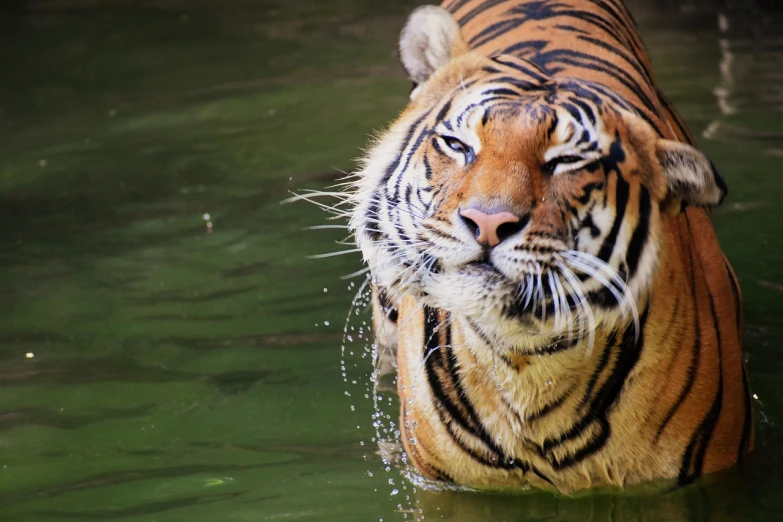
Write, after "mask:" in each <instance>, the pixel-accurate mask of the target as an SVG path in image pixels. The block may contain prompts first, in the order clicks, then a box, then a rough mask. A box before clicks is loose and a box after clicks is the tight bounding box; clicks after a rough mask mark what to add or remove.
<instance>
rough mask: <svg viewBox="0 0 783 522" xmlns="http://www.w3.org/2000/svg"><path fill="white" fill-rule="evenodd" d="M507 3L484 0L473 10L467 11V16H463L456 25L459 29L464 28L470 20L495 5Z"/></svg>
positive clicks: (498, 0) (501, 0) (500, 0)
mask: <svg viewBox="0 0 783 522" xmlns="http://www.w3.org/2000/svg"><path fill="white" fill-rule="evenodd" d="M507 1H508V0H484V1H483V2H481V3H480V4H479V5H478V6H477V7H474V8H473V9H471V10H470V11H468V14H466V15H464V16H463V17H462V18H460V19H459V20H457V23H458V24H459V25H460V27H464V26H465V24H466V23H468V22H470V21H471V20H473V19H474V18H476V17H477V16H478V15H480V14H481V13H483V12H484V11H486V10H487V9H491V8H493V7H495V6H496V5H499V4H502V3H504V2H507Z"/></svg>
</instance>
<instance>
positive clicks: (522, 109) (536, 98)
mask: <svg viewBox="0 0 783 522" xmlns="http://www.w3.org/2000/svg"><path fill="white" fill-rule="evenodd" d="M602 116H603V111H602V110H601V108H600V106H597V105H594V104H592V103H590V102H587V101H584V100H579V99H564V100H560V99H556V98H555V96H553V94H552V93H547V94H544V93H540V92H538V93H526V94H524V95H519V94H517V93H513V92H502V90H501V88H499V87H498V86H497V85H487V86H483V87H482V88H481V89H480V90H477V92H472V93H466V94H465V95H464V96H463V97H462V98H461V99H452V100H451V101H449V102H446V104H445V105H444V106H443V108H442V109H441V110H440V112H439V115H438V118H437V119H438V120H439V121H438V125H440V126H442V127H443V128H444V129H445V130H448V131H454V132H460V131H462V132H466V131H467V132H470V133H471V134H473V133H475V134H476V135H477V137H482V136H483V137H489V136H491V135H492V133H496V132H502V134H503V135H505V136H508V135H509V134H510V133H514V134H517V133H518V134H521V135H523V136H526V137H527V138H528V139H534V138H537V139H538V140H543V141H545V142H546V143H547V144H549V145H553V146H556V145H567V144H571V145H577V144H580V145H585V144H592V145H593V146H594V147H597V146H598V144H599V142H601V141H602V140H601V137H602V134H603V131H604V128H605V125H604V122H603V121H602ZM482 141H483V140H482Z"/></svg>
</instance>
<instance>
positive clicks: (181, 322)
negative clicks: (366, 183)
mask: <svg viewBox="0 0 783 522" xmlns="http://www.w3.org/2000/svg"><path fill="white" fill-rule="evenodd" d="M416 3H417V2H413V1H405V2H387V3H384V4H382V3H380V2H375V1H373V0H328V1H327V0H320V1H318V2H292V1H283V0H279V1H272V0H258V1H250V0H246V1H242V0H232V1H221V0H200V1H198V2H185V1H184V0H165V1H164V0H161V1H153V0H149V1H144V2H130V1H124V0H116V1H109V0H104V1H101V0H62V1H47V0H39V1H27V2H25V1H16V2H11V3H10V4H9V3H6V4H5V5H4V7H3V8H2V9H3V11H1V12H0V71H2V74H1V76H0V295H2V299H0V385H1V386H2V388H1V389H2V393H0V519H2V520H8V521H14V522H16V521H19V522H24V521H35V522H38V521H41V522H45V521H55V520H56V521H67V520H74V521H76V520H79V521H81V520H123V521H140V522H141V521H144V522H151V521H156V522H174V521H194V520H195V521H213V520H214V521H249V520H253V521H263V520H301V521H374V520H381V519H382V520H384V521H390V520H419V519H421V520H453V521H460V522H462V521H468V522H470V521H477V522H478V521H481V522H484V521H486V522H501V521H512V520H513V521H544V520H546V521H583V520H590V521H595V522H604V521H616V522H630V521H659V520H666V521H681V520H682V521H685V520H693V521H703V520H714V521H724V520H726V521H729V520H730V521H739V520H779V519H780V518H781V515H780V513H783V497H781V495H780V494H779V491H780V489H781V487H783V472H781V471H780V469H781V467H783V449H781V446H780V441H781V428H780V422H781V420H783V392H781V391H780V390H781V389H783V388H782V387H781V386H780V383H781V375H783V358H781V357H779V356H778V353H777V347H778V346H779V342H780V339H781V338H782V337H783V324H781V319H780V314H779V303H780V302H781V298H783V277H782V276H781V275H780V270H781V268H783V239H781V233H780V232H781V223H783V210H781V208H782V207H781V205H779V203H778V202H779V201H780V200H781V197H783V188H782V187H783V184H781V182H780V179H781V176H782V175H783V167H782V166H783V120H782V119H781V116H783V114H781V112H782V111H783V88H781V87H780V85H781V80H783V77H782V76H781V71H783V34H782V33H781V30H780V29H779V28H780V26H781V22H783V15H782V14H781V13H780V12H774V11H770V7H771V6H772V4H773V3H774V2H772V3H771V2H766V3H762V4H755V3H753V2H751V1H750V0H748V1H746V2H733V3H732V5H733V7H731V8H727V7H725V6H724V4H723V3H722V2H718V1H717V0H716V1H714V2H708V1H698V0H693V1H687V2H674V1H666V2H652V1H649V2H644V1H643V0H635V1H634V2H632V3H631V4H630V5H631V8H632V11H633V12H634V14H635V16H636V18H637V20H638V22H639V24H640V26H641V29H642V34H643V36H644V39H645V41H646V43H647V45H648V47H649V48H650V51H651V54H652V56H653V60H654V64H655V67H656V74H657V78H658V81H659V83H660V84H661V85H662V87H663V89H664V91H665V92H666V93H667V94H668V95H669V97H670V98H671V100H672V101H673V103H674V104H675V105H676V106H677V107H678V108H679V110H680V111H681V112H682V113H683V115H684V117H685V119H686V121H687V122H688V124H689V126H690V128H691V130H692V131H693V132H694V134H695V135H697V137H698V142H699V145H700V146H701V147H702V148H703V150H704V151H705V152H706V153H707V154H709V155H710V156H711V157H712V159H713V160H714V161H715V163H716V164H717V165H718V166H719V167H720V169H721V170H722V172H723V174H724V177H725V178H726V179H727V182H728V183H729V187H730V196H729V198H728V200H727V202H726V203H725V204H724V205H723V207H721V208H720V209H718V210H717V211H716V212H715V214H714V221H715V225H716V228H717V231H718V235H719V237H720V239H721V242H722V245H723V246H724V249H725V251H726V253H727V255H728V257H729V259H730V260H731V261H732V263H733V264H734V267H735V269H736V271H737V273H738V275H739V277H740V280H741V283H742V287H743V291H744V295H745V312H746V320H747V330H746V350H747V354H748V369H749V373H750V381H751V385H752V387H753V391H754V393H756V394H757V396H758V400H756V401H755V402H756V428H757V451H756V452H755V454H754V455H753V456H752V457H751V458H750V459H748V461H747V462H745V463H744V464H743V466H741V467H740V468H739V469H737V470H733V471H731V472H726V473H722V474H719V475H717V476H714V477H710V478H709V479H708V480H705V481H703V482H702V483H701V484H698V485H696V486H694V487H690V488H687V489H685V490H681V491H677V492H674V493H670V494H664V495H654V496H649V495H645V494H643V493H638V492H637V493H632V494H608V493H595V494H590V495H583V496H581V497H579V498H571V499H569V498H561V497H557V496H554V495H550V494H541V493H532V492H525V494H522V495H519V496H508V495H506V496H501V495H479V494H473V493H465V492H437V491H428V490H422V488H420V487H419V488H415V487H414V486H413V485H412V484H411V483H409V482H408V481H406V480H405V479H404V478H403V477H402V476H401V472H400V469H399V467H398V466H395V465H391V466H387V464H386V463H384V462H383V460H382V459H381V457H380V456H379V455H378V446H377V444H376V443H377V442H378V438H379V437H382V438H384V437H389V436H393V432H394V426H393V425H392V423H393V422H394V419H395V418H396V411H395V405H394V398H393V396H392V394H390V393H389V392H384V391H382V392H381V394H380V398H379V399H378V400H377V401H376V402H379V403H380V404H382V408H381V410H382V411H383V412H384V415H386V414H388V415H389V417H388V418H387V417H385V416H381V417H377V416H376V417H373V415H374V414H375V405H374V401H373V398H372V394H371V393H370V391H371V388H372V386H371V382H370V372H371V370H372V364H371V361H370V356H369V353H368V352H367V348H366V345H367V343H366V337H367V335H366V326H365V327H364V328H363V326H364V325H363V323H364V322H365V321H366V320H367V319H366V313H362V310H361V307H359V308H360V310H359V312H360V313H359V315H351V318H350V321H349V329H350V328H353V330H349V333H350V334H351V335H352V338H353V342H347V343H343V342H342V335H343V331H342V330H343V325H344V324H345V319H346V316H347V314H348V309H349V307H350V304H351V300H352V299H353V296H354V294H355V293H356V291H357V289H358V286H359V284H360V283H361V278H357V279H352V280H341V279H340V276H342V275H346V274H349V273H352V272H354V271H356V270H358V269H360V268H361V265H360V263H359V259H358V256H357V255H356V254H347V255H343V256H336V257H330V258H326V259H320V260H312V259H308V258H307V257H306V256H308V255H312V254H320V253H326V252H332V251H336V250H343V249H349V248H351V247H350V246H344V245H339V244H335V242H336V241H340V240H342V239H343V237H344V234H343V233H342V231H340V230H318V231H303V230H302V229H303V227H305V226H308V225H314V224H322V223H325V218H326V215H325V214H323V213H322V212H320V211H319V210H318V209H317V208H315V207H313V206H309V205H303V204H296V205H280V203H279V202H280V201H281V200H282V199H284V198H286V197H287V196H288V195H289V191H291V190H295V189H302V188H322V187H324V186H326V185H328V184H330V183H332V182H333V181H334V180H335V179H337V178H338V177H339V176H340V175H341V174H340V171H347V170H350V169H351V168H352V166H353V163H352V158H355V157H356V156H357V155H358V154H359V148H360V147H361V146H363V145H364V144H365V143H366V141H367V139H368V136H369V135H370V134H371V133H372V131H373V130H374V129H378V128H380V127H381V126H383V125H385V124H386V123H387V122H388V121H389V120H390V119H391V118H392V117H393V116H394V114H395V113H396V112H397V111H398V110H399V109H400V108H401V107H402V106H403V105H404V103H405V99H406V96H407V92H408V89H409V84H408V82H407V81H406V80H405V78H404V77H403V74H402V73H401V71H400V69H399V67H398V66H397V64H396V56H395V50H394V49H395V42H396V38H397V32H398V31H399V28H400V26H401V24H402V21H403V19H404V16H405V15H406V14H407V13H408V12H409V11H410V10H411V9H412V8H413V6H414V5H415V4H416ZM764 4H766V5H764ZM342 345H345V346H346V348H345V350H344V351H343V350H341V346H342ZM341 366H345V368H344V369H343V368H341ZM343 373H344V374H345V378H344V377H343ZM354 381H356V384H354ZM365 395H367V397H365ZM374 424H376V425H374ZM374 439H375V440H374ZM387 467H388V471H387V469H386V468H387Z"/></svg>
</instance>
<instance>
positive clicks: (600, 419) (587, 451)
mask: <svg viewBox="0 0 783 522" xmlns="http://www.w3.org/2000/svg"><path fill="white" fill-rule="evenodd" d="M648 312H649V306H646V307H645V309H644V311H643V312H642V315H641V316H640V317H639V331H638V337H637V332H635V331H634V324H633V323H631V324H629V325H628V326H627V327H626V328H625V331H624V332H623V337H622V339H621V340H620V343H619V344H618V345H617V346H616V348H617V357H616V359H615V364H614V368H613V369H612V373H611V374H610V375H609V377H608V378H607V379H606V381H605V382H604V384H603V385H602V386H601V388H600V389H599V390H598V393H596V395H595V397H594V398H593V400H592V402H591V403H590V406H589V408H588V409H587V412H588V413H587V414H586V415H585V416H584V417H582V418H581V419H580V420H579V421H577V422H576V423H575V424H573V425H572V426H571V428H569V429H568V430H567V431H565V432H563V433H561V434H560V435H558V436H557V437H552V438H548V439H546V440H545V441H544V443H543V444H542V445H541V446H540V448H539V452H540V453H541V456H542V457H544V458H548V460H549V462H550V464H551V465H552V466H553V467H554V468H556V469H563V468H566V467H569V466H572V465H574V464H576V463H578V462H580V461H581V460H583V459H585V458H586V457H588V456H590V455H592V454H593V453H595V452H596V451H598V450H600V449H601V448H602V447H603V445H604V444H605V443H606V441H607V440H608V438H609V436H610V434H611V426H610V424H609V421H608V419H607V416H608V412H609V408H610V407H611V406H612V405H613V404H614V403H615V402H617V400H618V399H619V397H620V395H621V393H622V390H623V387H624V386H625V383H626V379H627V378H628V375H630V373H631V371H632V370H633V368H634V367H635V366H636V363H637V361H638V360H639V357H640V355H641V352H642V349H643V346H644V328H645V326H646V324H647V314H648ZM594 423H598V426H599V432H598V434H597V435H596V436H595V437H593V438H592V439H591V440H589V441H588V442H587V443H586V444H585V445H584V446H582V447H581V448H579V449H578V450H577V451H575V452H574V453H572V454H571V455H568V456H566V457H565V458H556V457H555V456H554V455H552V453H551V452H552V450H554V449H555V448H557V447H559V446H560V445H562V444H563V443H564V442H566V441H569V440H573V439H575V438H577V437H578V436H579V435H581V434H582V433H583V432H584V431H585V430H586V429H587V428H589V427H590V426H592V425H594Z"/></svg>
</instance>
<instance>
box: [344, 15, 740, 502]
mask: <svg viewBox="0 0 783 522" xmlns="http://www.w3.org/2000/svg"><path fill="white" fill-rule="evenodd" d="M400 57H401V61H402V63H403V66H404V67H405V69H406V70H407V71H408V73H409V75H410V76H411V78H412V79H413V81H414V82H415V84H416V85H415V87H414V90H413V91H412V93H411V102H410V104H409V105H408V107H407V108H406V109H405V111H403V113H402V115H401V116H400V118H399V119H398V120H397V121H396V122H395V123H394V124H393V125H392V126H391V127H390V128H389V129H388V130H387V131H386V132H385V133H383V134H382V135H381V136H380V137H379V138H378V140H377V142H376V143H375V144H374V145H373V147H372V148H371V149H370V151H369V153H368V155H367V156H366V158H365V160H364V163H363V165H362V169H361V171H360V173H359V177H358V180H357V182H356V186H355V192H354V193H353V194H352V200H353V203H354V208H353V211H352V220H351V225H352V228H353V230H354V233H355V236H356V240H357V243H358V245H359V247H360V248H361V250H362V252H363V256H364V259H365V261H366V262H367V263H368V264H369V266H370V269H371V272H372V277H373V282H374V322H375V327H376V334H377V336H378V339H379V342H387V343H390V344H395V345H396V346H397V367H398V392H399V396H400V403H401V425H402V426H401V431H402V439H403V443H404V446H405V450H406V453H407V455H408V457H409V459H410V461H411V463H412V464H413V465H414V466H415V467H416V469H417V470H418V471H419V472H420V473H421V474H422V475H424V476H425V477H428V478H432V479H438V480H445V481H451V482H456V483H458V484H465V485H469V486H473V487H479V488H484V487H493V488H494V487H511V488H515V487H522V486H525V485H532V486H535V487H539V488H543V489H556V490H559V491H561V492H573V491H577V490H580V489H585V488H591V487H607V486H608V487H623V486H627V485H631V484H637V483H641V482H647V481H652V480H662V481H664V482H665V483H671V482H676V483H677V484H680V485H684V484H688V483H690V482H692V481H694V480H695V479H697V478H698V477H699V476H701V475H702V474H703V473H709V472H713V471H717V470H720V469H725V468H727V467H730V466H732V465H734V464H735V463H736V462H737V461H738V460H740V459H741V458H742V456H743V455H744V454H746V453H747V452H748V451H750V450H751V449H752V446H753V427H752V414H751V406H750V400H749V391H748V384H747V379H746V375H745V370H744V362H743V355H742V312H741V295H740V290H739V286H738V284H737V280H736V278H735V276H734V273H733V272H732V269H731V267H730V265H729V263H728V262H727V260H726V259H725V257H724V255H723V253H722V251H721V249H720V246H719V244H718V240H717V238H716V236H715V233H714V230H713V228H712V225H711V222H710V218H709V208H710V207H713V206H715V205H718V204H719V203H720V202H721V201H722V200H723V198H724V197H725V194H726V186H725V183H724V182H723V180H722V178H721V177H720V175H719V174H718V172H717V170H716V169H715V167H714V165H712V163H711V162H710V161H709V160H708V159H707V158H706V157H705V156H704V155H703V154H701V153H700V152H699V151H697V150H696V149H695V148H694V147H693V142H692V139H691V137H690V135H689V134H688V131H687V130H686V128H685V126H684V125H683V123H682V121H681V119H680V117H679V116H678V115H677V113H676V111H675V110H674V109H673V108H672V107H671V106H670V105H669V104H668V102H667V101H666V100H665V98H664V97H663V96H662V95H661V93H660V92H659V90H658V89H657V88H656V86H655V83H654V80H653V77H652V72H651V67H650V63H649V59H648V57H647V54H646V52H645V49H644V46H643V45H642V43H641V40H640V37H639V35H638V32H637V31H636V29H635V24H634V22H633V19H632V18H631V16H630V14H629V13H628V11H627V9H626V8H625V7H624V6H623V5H622V3H621V2H620V1H619V0H557V1H555V0H536V1H520V0H452V1H450V2H445V3H444V4H443V6H442V7H441V8H438V7H433V6H427V7H423V8H420V9H418V10H417V11H415V12H414V13H413V15H412V16H411V17H410V18H409V20H408V23H407V24H406V26H405V28H404V29H403V32H402V35H401V40H400Z"/></svg>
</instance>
